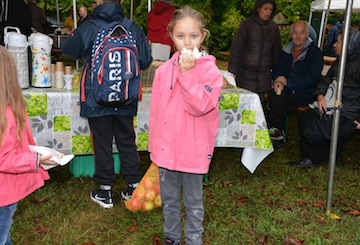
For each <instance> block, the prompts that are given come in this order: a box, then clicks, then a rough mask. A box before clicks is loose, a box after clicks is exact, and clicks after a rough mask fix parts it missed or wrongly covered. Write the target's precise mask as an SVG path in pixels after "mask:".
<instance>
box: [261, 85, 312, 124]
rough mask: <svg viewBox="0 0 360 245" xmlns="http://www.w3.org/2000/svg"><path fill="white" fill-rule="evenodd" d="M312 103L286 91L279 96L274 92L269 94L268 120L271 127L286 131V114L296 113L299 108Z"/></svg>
mask: <svg viewBox="0 0 360 245" xmlns="http://www.w3.org/2000/svg"><path fill="white" fill-rule="evenodd" d="M309 102H310V101H309V100H308V99H303V98H300V97H298V96H296V95H295V94H293V93H291V92H290V91H289V90H287V89H284V90H283V91H282V93H281V95H277V94H276V93H275V92H274V90H271V91H270V92H269V112H268V119H269V125H270V127H274V128H278V129H280V130H281V131H283V130H284V129H285V121H286V114H287V113H289V112H292V111H294V110H295V109H296V108H297V107H301V106H306V105H308V103H309Z"/></svg>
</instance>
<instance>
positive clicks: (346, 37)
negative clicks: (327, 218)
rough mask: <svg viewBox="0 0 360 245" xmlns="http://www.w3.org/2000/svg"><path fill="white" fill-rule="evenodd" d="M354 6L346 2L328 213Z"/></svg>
mask: <svg viewBox="0 0 360 245" xmlns="http://www.w3.org/2000/svg"><path fill="white" fill-rule="evenodd" d="M352 6H353V0H348V1H347V4H346V15H345V24H344V28H343V30H344V32H343V34H342V38H343V40H342V46H341V55H340V67H339V71H338V78H337V79H338V84H337V89H336V99H335V104H334V108H335V114H334V118H333V124H332V134H331V143H330V154H329V182H328V192H327V199H326V215H330V214H331V206H332V195H333V188H334V173H335V162H336V149H337V142H338V135H339V121H340V108H341V106H342V88H343V84H344V75H345V66H346V55H347V43H348V41H349V32H350V29H349V27H350V24H351V10H352Z"/></svg>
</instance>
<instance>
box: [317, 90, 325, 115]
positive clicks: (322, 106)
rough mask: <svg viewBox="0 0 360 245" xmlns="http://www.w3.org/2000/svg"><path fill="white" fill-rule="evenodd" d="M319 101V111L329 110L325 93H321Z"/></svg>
mask: <svg viewBox="0 0 360 245" xmlns="http://www.w3.org/2000/svg"><path fill="white" fill-rule="evenodd" d="M317 102H318V105H319V107H318V110H319V112H321V113H322V112H326V111H327V106H326V100H325V98H324V96H323V95H321V94H320V95H318V97H317Z"/></svg>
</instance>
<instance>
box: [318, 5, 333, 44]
mask: <svg viewBox="0 0 360 245" xmlns="http://www.w3.org/2000/svg"><path fill="white" fill-rule="evenodd" d="M330 5H331V0H329V2H328V6H327V10H326V14H325V21H324V22H323V29H322V35H321V43H320V49H323V47H324V40H325V33H326V24H327V21H328V17H329V12H330Z"/></svg>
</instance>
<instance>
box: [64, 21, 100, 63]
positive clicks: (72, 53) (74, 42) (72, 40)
mask: <svg viewBox="0 0 360 245" xmlns="http://www.w3.org/2000/svg"><path fill="white" fill-rule="evenodd" d="M97 30H98V27H97V26H96V25H95V24H94V23H92V22H91V21H86V22H85V23H84V24H82V25H81V26H80V27H79V28H77V29H76V30H75V31H74V32H73V34H72V35H71V36H70V37H68V38H67V39H66V40H65V41H64V42H63V43H62V44H61V51H62V52H63V54H64V55H66V56H69V57H71V58H73V59H80V58H83V57H85V56H86V55H88V54H90V53H91V48H92V44H93V41H94V38H95V36H96V33H97Z"/></svg>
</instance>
